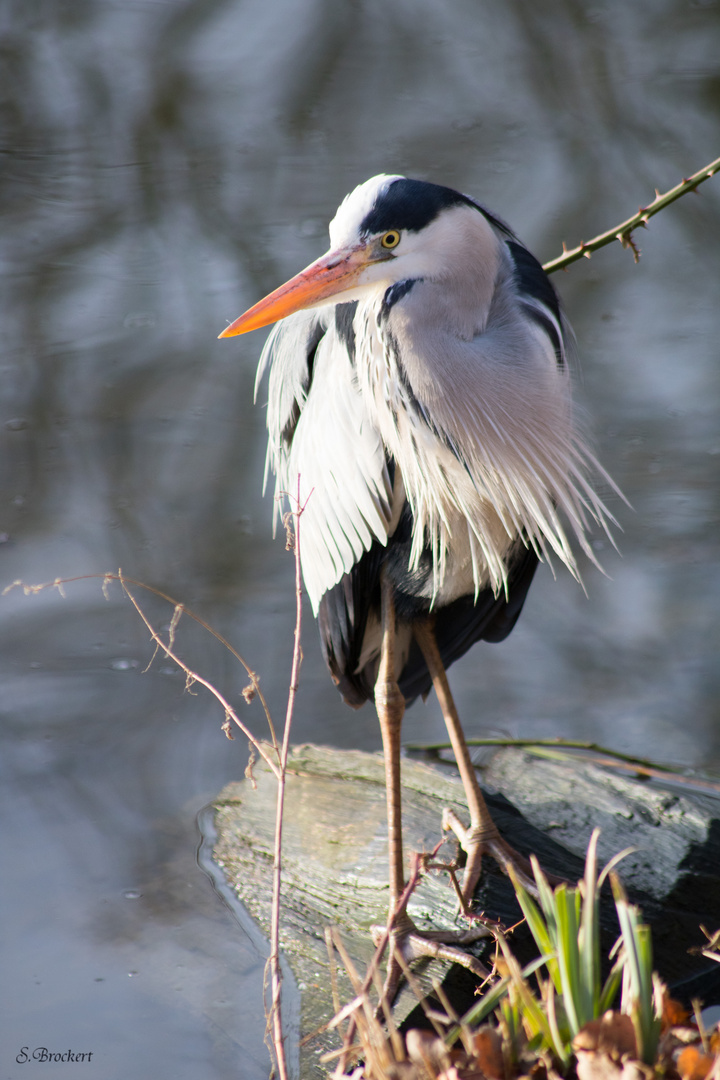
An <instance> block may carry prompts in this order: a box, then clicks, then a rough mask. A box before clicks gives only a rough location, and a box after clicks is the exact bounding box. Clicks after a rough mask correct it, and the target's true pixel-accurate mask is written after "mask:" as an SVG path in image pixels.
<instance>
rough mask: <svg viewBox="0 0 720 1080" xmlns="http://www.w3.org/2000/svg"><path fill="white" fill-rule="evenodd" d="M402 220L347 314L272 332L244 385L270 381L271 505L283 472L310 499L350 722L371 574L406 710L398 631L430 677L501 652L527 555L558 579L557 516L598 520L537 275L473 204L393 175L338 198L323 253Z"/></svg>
mask: <svg viewBox="0 0 720 1080" xmlns="http://www.w3.org/2000/svg"><path fill="white" fill-rule="evenodd" d="M388 191H389V192H390V199H388V197H387V192H388ZM383 199H384V200H385V202H386V203H387V202H390V204H391V205H390V207H388V206H387V205H383ZM378 204H379V205H380V210H378ZM373 218H375V219H376V220H373ZM428 219H429V220H428ZM408 220H410V221H411V223H413V224H416V225H417V226H419V227H418V230H417V232H415V233H413V232H412V230H408V231H407V234H406V236H407V239H408V240H409V241H410V245H411V250H410V251H409V252H408V253H407V254H405V255H404V256H403V258H400V257H396V258H395V259H393V260H392V262H391V261H390V260H388V262H387V263H384V264H382V267H381V268H382V270H383V271H384V272H383V273H380V274H378V276H377V280H374V281H372V282H370V283H369V284H367V285H363V286H361V287H360V288H356V290H355V293H356V294H357V296H356V298H350V299H347V300H345V302H343V303H338V304H335V305H332V306H329V305H328V306H324V307H319V308H317V309H314V310H312V309H311V310H309V311H301V312H298V313H297V314H294V315H292V316H290V317H289V318H286V319H284V320H283V321H282V322H280V323H278V325H277V327H276V328H275V330H274V331H273V333H272V335H271V336H270V339H269V340H268V343H267V345H266V347H265V350H264V352H263V355H262V358H261V361H260V366H259V372H258V374H259V376H260V375H262V374H263V373H264V371H265V369H266V368H267V367H268V366H269V367H270V384H269V407H268V430H269V447H268V467H269V469H270V470H271V471H272V472H274V473H275V474H276V477H277V484H276V486H277V491H278V492H288V491H290V492H294V491H295V490H296V487H297V477H298V474H299V475H300V478H301V493H302V495H303V497H306V496H308V495H309V494H310V493H311V492H312V495H311V497H310V498H309V500H308V502H307V506H306V509H305V511H304V515H303V538H302V545H301V556H302V565H303V577H304V580H305V585H306V588H307V591H308V594H309V596H310V599H311V601H312V604H313V609H314V611H315V613H316V614H317V615H318V616H319V622H320V631H321V638H322V642H323V647H324V651H325V656H326V659H327V662H328V665H329V667H330V670H331V672H332V674H333V676H334V678H335V679H336V681H337V682H338V684H339V686H340V689H341V691H342V693H343V696H344V697H345V699H346V701H348V702H349V703H351V704H354V705H359V704H362V702H363V701H365V700H366V699H367V698H368V697H371V696H372V693H373V687H374V684H375V676H376V672H377V662H378V656H379V651H380V590H379V575H380V571H381V568H382V567H384V568H385V572H386V573H387V574H388V575H389V576H390V578H391V580H392V582H393V586H394V591H395V602H396V610H397V613H398V616H399V626H398V645H397V648H398V656H399V661H398V664H399V670H398V681H399V684H400V687H401V689H402V691H403V693H404V694H405V696H406V697H407V698H413V697H415V696H416V695H417V694H419V693H425V692H427V690H429V688H430V677H429V674H428V671H427V667H426V665H425V663H424V660H423V658H422V656H421V654H420V651H419V649H418V648H417V646H415V647H413V642H412V621H413V619H414V618H416V617H417V616H418V615H421V614H423V615H424V614H427V613H428V611H429V610H432V611H434V612H435V613H436V628H437V629H436V633H437V638H438V645H439V647H440V652H441V655H442V658H443V661H444V663H445V666H446V667H447V666H448V665H449V664H450V663H452V661H453V660H455V659H457V658H458V657H459V656H461V655H462V654H463V653H464V652H465V651H466V650H467V649H468V648H469V647H470V646H471V645H472V644H473V643H474V642H476V641H478V640H480V639H485V640H488V641H500V640H502V639H503V638H504V637H505V636H506V635H507V634H508V633H509V632H510V630H511V629H512V627H513V625H514V623H515V621H516V619H517V617H518V615H519V613H520V610H521V608H522V604H523V601H524V599H525V595H526V593H527V590H528V587H529V585H530V582H531V580H532V576H533V573H534V570H535V567H536V564H537V558H538V555H540V554H544V553H547V552H548V551H554V552H555V553H556V554H557V555H558V556H559V557H560V558H561V559H562V560H563V561H564V562H565V563H566V564H567V565H568V566H569V567H570V569H571V570H572V571H573V572H575V562H574V558H573V555H572V552H571V549H570V545H569V543H568V540H567V538H566V534H565V531H564V529H563V526H562V525H561V523H560V520H559V517H558V514H557V509H556V508H560V509H561V510H562V511H564V513H565V516H566V518H567V519H568V520H569V521H570V523H571V526H572V528H573V531H574V532H575V534H576V535H577V536H578V537H579V538H580V540H581V542H584V525H585V511H586V510H587V509H588V508H589V509H590V512H591V514H592V515H593V516H595V517H601V516H602V506H601V504H600V503H599V500H598V499H597V498H596V497H595V495H594V494H593V492H592V490H591V489H590V487H589V485H588V484H587V481H586V480H585V479H584V474H585V470H586V467H587V465H588V463H589V464H590V465H591V467H592V466H594V462H593V461H592V459H591V457H590V455H589V454H588V453H587V451H586V450H585V449H584V447H583V445H582V442H581V441H580V440H579V438H578V435H577V432H576V430H575V427H574V419H573V415H572V409H571V402H570V383H569V373H568V368H567V363H566V359H565V352H566V338H567V330H566V326H565V323H564V320H563V317H562V314H561V312H560V308H559V304H558V301H557V297H556V295H555V292H554V290H553V289H552V286H551V285H550V283H549V281H548V279H547V277H546V276H545V274H544V272H543V270H542V268H541V267H540V265H539V264H538V263H537V261H536V260H535V259H534V258H533V256H532V255H530V253H529V252H528V251H527V250H526V249H525V248H523V247H522V246H521V245H520V244H519V243H518V241H517V240H516V238H515V237H514V236H513V234H512V233H511V232H510V231H509V230H508V229H507V228H506V227H505V226H504V225H503V224H501V223H500V222H499V221H498V220H497V219H496V218H494V217H492V216H490V215H489V214H487V213H486V212H485V211H484V210H483V209H481V208H480V206H479V205H477V204H476V203H474V202H472V201H471V200H469V199H467V198H465V197H464V196H460V195H458V194H457V193H455V192H451V191H449V189H447V188H440V187H437V186H435V185H430V184H423V183H420V182H418V181H408V180H405V179H402V178H396V177H378V178H376V179H375V180H372V181H368V183H367V184H365V185H363V187H362V188H359V189H357V191H356V192H354V193H353V194H352V195H351V196H349V197H348V199H347V200H346V202H345V203H344V204H343V206H342V207H341V208H340V210H339V211H338V215H337V217H336V218H335V220H334V222H333V226H332V227H331V239H332V241H333V247H343V246H347V245H348V244H350V243H352V241H353V240H354V239H355V238H356V237H357V236H358V235H361V234H362V232H363V230H365V231H381V230H382V229H383V228H385V227H387V228H391V227H392V228H394V229H400V230H402V228H403V224H404V222H405V221H408ZM391 222H394V225H392V226H391V225H390V223H391ZM421 223H422V225H421ZM413 240H414V247H415V250H412V242H413ZM405 242H406V237H405V236H404V237H403V241H402V243H405ZM400 247H401V245H398V250H399V249H400ZM381 268H380V267H378V269H381ZM585 546H586V549H587V545H585Z"/></svg>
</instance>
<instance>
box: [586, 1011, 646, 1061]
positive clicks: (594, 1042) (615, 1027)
mask: <svg viewBox="0 0 720 1080" xmlns="http://www.w3.org/2000/svg"><path fill="white" fill-rule="evenodd" d="M573 1050H575V1051H576V1052H577V1051H581V1052H582V1051H590V1052H594V1053H598V1054H607V1056H608V1057H610V1058H612V1059H613V1060H614V1061H618V1062H619V1061H620V1060H621V1059H622V1058H623V1057H630V1058H634V1057H636V1056H637V1044H636V1041H635V1028H634V1027H633V1022H632V1020H631V1019H630V1017H629V1016H627V1015H626V1014H625V1013H621V1012H615V1011H614V1010H608V1012H606V1013H605V1015H604V1016H602V1017H601V1018H600V1019H599V1020H591V1021H590V1023H588V1024H586V1025H585V1027H583V1028H581V1029H580V1031H579V1032H578V1033H577V1035H576V1036H575V1038H574V1039H573Z"/></svg>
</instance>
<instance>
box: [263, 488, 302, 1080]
mask: <svg viewBox="0 0 720 1080" xmlns="http://www.w3.org/2000/svg"><path fill="white" fill-rule="evenodd" d="M296 507H297V508H296V510H295V512H294V513H293V514H292V518H293V520H294V543H293V547H294V551H295V643H294V648H293V659H292V672H291V675H290V688H289V690H288V701H287V711H286V713H285V728H284V730H283V741H282V748H281V751H280V772H279V775H278V777H277V781H278V791H277V802H276V804H275V853H274V865H273V895H272V910H271V914H270V957H269V959H268V964H269V965H270V988H271V1006H270V1015H269V1018H268V1023H269V1025H270V1026H271V1029H272V1043H273V1049H274V1051H275V1060H276V1062H277V1068H278V1073H279V1076H280V1080H287V1077H288V1069H287V1059H286V1056H285V1038H284V1035H283V1027H282V1010H281V987H282V971H281V968H280V887H281V878H282V827H283V810H284V806H285V773H286V769H287V759H288V752H289V749H290V729H291V727H292V718H293V711H294V709H295V698H296V696H297V690H298V684H299V679H300V665H301V663H302V648H301V645H300V631H301V628H302V572H301V569H300V517H301V515H302V512H303V510H304V506H302V505H301V503H300V475H299V474H298V483H297V501H296Z"/></svg>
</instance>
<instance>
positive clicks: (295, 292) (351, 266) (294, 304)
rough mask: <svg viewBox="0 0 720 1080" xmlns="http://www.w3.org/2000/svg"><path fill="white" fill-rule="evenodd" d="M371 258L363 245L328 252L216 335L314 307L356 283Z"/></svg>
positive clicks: (255, 326)
mask: <svg viewBox="0 0 720 1080" xmlns="http://www.w3.org/2000/svg"><path fill="white" fill-rule="evenodd" d="M372 261H373V259H372V257H371V255H370V252H369V250H368V246H367V245H366V244H362V245H359V246H357V247H352V248H341V249H339V250H337V251H331V252H329V253H328V254H327V255H323V256H321V258H319V259H316V260H315V262H314V263H310V266H306V267H305V269H304V270H301V271H300V273H299V274H297V275H296V276H295V277H294V278H291V279H290V281H288V282H286V283H285V285H281V286H280V288H279V289H275V291H274V292H271V293H270V294H269V295H268V296H266V297H265V298H264V299H263V300H259V301H258V303H257V304H255V305H254V306H253V307H251V308H249V310H248V311H246V312H245V314H244V315H241V316H240V318H239V319H236V320H235V322H233V323H230V325H229V326H228V327H227V328H226V329H225V330H223V332H222V334H219V335H218V336H219V337H221V338H225V337H235V335H236V334H246V333H247V332H248V331H249V330H259V329H260V327H261V326H269V325H270V323H274V322H277V321H278V320H279V319H284V318H285V317H286V315H292V314H293V312H295V311H302V310H303V309H304V308H312V307H317V305H318V304H320V303H322V301H323V300H327V299H329V298H330V297H331V296H337V295H338V293H342V292H345V290H346V289H349V288H351V287H352V286H353V285H355V284H356V283H357V280H358V278H359V277H360V273H361V271H362V270H364V269H365V267H366V266H367V265H368V264H369V263H370V262H372Z"/></svg>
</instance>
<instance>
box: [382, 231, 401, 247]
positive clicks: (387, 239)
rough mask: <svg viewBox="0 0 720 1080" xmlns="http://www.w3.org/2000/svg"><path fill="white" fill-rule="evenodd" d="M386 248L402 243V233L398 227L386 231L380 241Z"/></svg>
mask: <svg viewBox="0 0 720 1080" xmlns="http://www.w3.org/2000/svg"><path fill="white" fill-rule="evenodd" d="M380 243H381V244H382V246H383V247H384V248H394V247H397V246H398V244H399V243H400V233H399V232H398V231H397V229H391V230H390V232H386V233H385V235H384V236H383V238H382V240H381V241H380Z"/></svg>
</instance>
